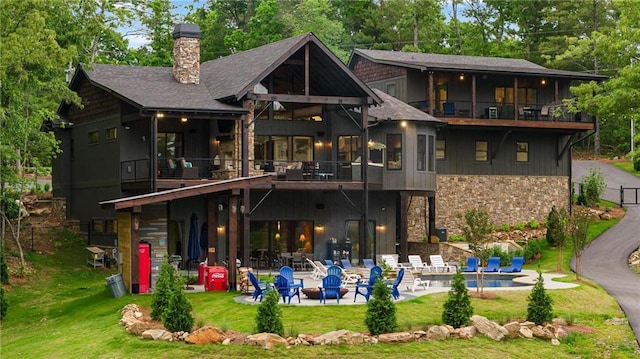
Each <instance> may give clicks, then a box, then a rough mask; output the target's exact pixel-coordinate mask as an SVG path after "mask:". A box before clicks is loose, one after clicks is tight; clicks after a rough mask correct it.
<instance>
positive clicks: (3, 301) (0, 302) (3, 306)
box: [0, 285, 9, 320]
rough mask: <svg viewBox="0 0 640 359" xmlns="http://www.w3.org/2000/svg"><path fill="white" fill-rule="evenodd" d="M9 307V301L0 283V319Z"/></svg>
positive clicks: (4, 315)
mask: <svg viewBox="0 0 640 359" xmlns="http://www.w3.org/2000/svg"><path fill="white" fill-rule="evenodd" d="M8 309H9V302H8V301H7V298H5V296H4V288H2V286H1V285H0V320H2V319H4V318H5V317H6V316H7V310H8Z"/></svg>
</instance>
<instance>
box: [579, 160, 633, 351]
mask: <svg viewBox="0 0 640 359" xmlns="http://www.w3.org/2000/svg"><path fill="white" fill-rule="evenodd" d="M591 167H597V168H599V169H600V170H601V171H602V174H603V175H604V178H605V181H606V183H607V190H606V191H605V194H604V199H606V200H609V201H612V202H615V203H620V186H621V185H622V186H624V187H636V188H638V187H640V178H638V177H636V176H633V175H631V174H629V173H626V172H625V171H622V170H620V169H619V168H617V167H615V166H613V165H610V164H606V163H601V162H597V161H573V173H572V180H573V181H574V182H580V180H581V179H582V177H583V176H585V175H587V174H589V168H591ZM627 208H628V211H627V214H626V215H625V217H624V218H623V219H622V220H621V221H620V222H619V223H618V224H617V225H615V226H614V227H612V228H610V229H609V230H608V231H606V232H605V233H603V234H602V235H601V236H600V237H598V238H596V239H595V240H593V241H592V242H591V243H590V244H589V245H588V246H587V248H586V249H585V251H584V253H583V254H582V263H581V272H582V275H583V276H585V277H587V278H590V279H592V280H593V281H595V282H596V283H598V284H599V285H600V286H602V288H604V290H606V291H607V293H609V294H610V295H611V296H613V297H614V298H615V299H616V300H617V301H618V304H619V305H620V307H621V308H622V310H624V312H625V314H626V316H627V317H628V318H629V325H630V326H631V328H632V329H633V332H634V333H635V336H636V341H638V343H639V344H640V276H639V275H637V274H635V273H634V272H632V271H631V270H630V269H629V265H628V264H627V263H628V257H629V255H630V254H631V252H633V251H634V250H636V249H637V248H638V247H640V205H636V206H630V207H627ZM571 269H574V270H575V260H574V259H572V260H571Z"/></svg>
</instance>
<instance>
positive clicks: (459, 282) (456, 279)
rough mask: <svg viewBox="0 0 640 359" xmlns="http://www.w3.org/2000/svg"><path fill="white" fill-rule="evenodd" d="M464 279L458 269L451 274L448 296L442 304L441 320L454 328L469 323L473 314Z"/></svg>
mask: <svg viewBox="0 0 640 359" xmlns="http://www.w3.org/2000/svg"><path fill="white" fill-rule="evenodd" d="M464 281H465V279H464V275H463V274H462V273H461V272H459V271H458V272H456V274H454V275H453V280H452V281H451V289H450V290H449V296H448V298H447V301H446V302H444V306H443V308H444V310H443V311H442V322H444V323H446V324H449V325H450V326H452V327H454V328H460V327H462V326H463V325H466V324H467V323H469V320H470V319H471V316H472V315H473V307H472V306H471V297H469V292H468V291H467V286H466V285H465V283H464Z"/></svg>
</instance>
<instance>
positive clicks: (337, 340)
mask: <svg viewBox="0 0 640 359" xmlns="http://www.w3.org/2000/svg"><path fill="white" fill-rule="evenodd" d="M369 341H370V338H369V337H368V336H366V335H363V334H361V333H357V332H352V331H350V330H345V329H341V330H336V331H333V332H329V333H325V334H323V335H320V336H317V337H316V338H315V339H314V340H313V342H314V344H316V345H327V344H347V345H355V344H364V343H367V342H369Z"/></svg>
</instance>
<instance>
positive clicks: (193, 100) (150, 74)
mask: <svg viewBox="0 0 640 359" xmlns="http://www.w3.org/2000/svg"><path fill="white" fill-rule="evenodd" d="M82 71H84V73H85V74H86V75H87V77H88V78H89V80H90V81H91V82H93V83H94V84H96V85H97V86H99V87H101V88H103V89H105V90H107V91H110V92H115V93H116V94H117V95H119V96H121V97H123V98H126V99H128V100H129V101H132V102H134V103H135V104H137V105H138V106H140V107H142V108H143V109H146V110H165V111H170V110H175V111H194V112H198V111H201V112H223V113H245V112H246V110H244V109H243V108H242V107H238V106H232V105H228V104H226V103H223V102H220V101H218V100H216V99H215V98H214V97H212V96H211V94H210V93H209V91H207V89H206V87H205V85H204V84H202V83H200V84H199V85H195V84H181V83H179V82H178V81H176V80H175V78H174V77H173V69H172V68H169V67H145V66H122V65H98V64H94V65H92V68H91V69H82Z"/></svg>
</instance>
